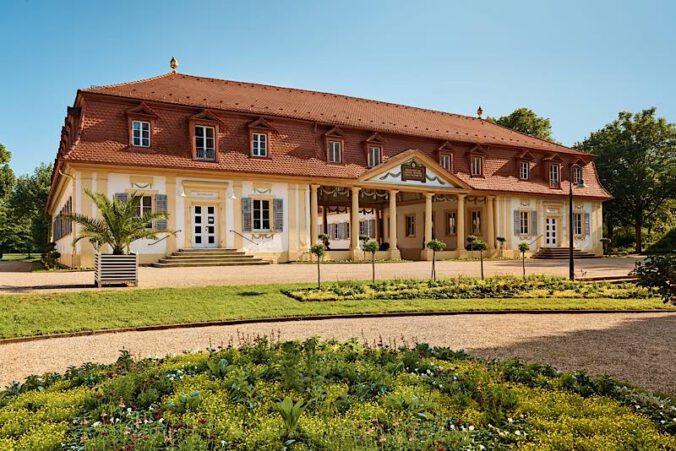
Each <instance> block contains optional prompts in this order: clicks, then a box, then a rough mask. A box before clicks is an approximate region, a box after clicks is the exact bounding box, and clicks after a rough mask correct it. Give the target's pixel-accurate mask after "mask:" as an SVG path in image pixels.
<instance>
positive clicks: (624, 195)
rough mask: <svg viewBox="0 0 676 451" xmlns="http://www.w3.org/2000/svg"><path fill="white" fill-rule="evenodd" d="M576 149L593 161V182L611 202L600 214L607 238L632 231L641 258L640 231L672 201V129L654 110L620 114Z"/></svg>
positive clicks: (675, 158)
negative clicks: (622, 229)
mask: <svg viewBox="0 0 676 451" xmlns="http://www.w3.org/2000/svg"><path fill="white" fill-rule="evenodd" d="M576 147H578V148H580V149H582V150H584V151H586V152H589V153H592V154H594V155H596V157H597V158H596V163H595V164H596V168H597V170H598V174H599V179H600V180H601V183H602V184H603V185H604V186H605V187H606V188H607V189H608V190H609V191H610V192H611V194H612V195H613V196H614V199H612V200H610V201H609V202H606V203H605V204H604V208H603V210H604V219H605V221H606V229H607V232H608V233H607V236H608V238H610V239H611V240H612V239H613V229H614V227H615V226H616V225H628V226H633V227H634V235H635V239H636V251H637V252H639V253H640V252H642V251H643V227H644V226H646V225H648V224H652V221H653V219H654V218H655V217H656V216H658V215H659V214H660V212H661V211H663V208H664V204H665V202H667V201H668V200H669V199H674V198H675V197H676V124H673V123H669V122H667V120H666V119H664V118H657V117H656V115H655V108H649V109H647V110H643V111H641V112H639V113H635V114H632V113H628V112H621V113H619V115H618V118H617V120H615V121H613V122H611V123H610V124H608V125H606V126H605V127H603V128H602V129H601V130H598V131H596V132H593V133H592V134H591V135H590V136H589V137H588V138H586V139H585V140H584V141H582V142H581V143H578V144H576Z"/></svg>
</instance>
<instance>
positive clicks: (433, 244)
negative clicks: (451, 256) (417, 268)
mask: <svg viewBox="0 0 676 451" xmlns="http://www.w3.org/2000/svg"><path fill="white" fill-rule="evenodd" d="M426 247H427V248H428V249H432V280H437V267H436V266H437V265H436V263H437V252H441V251H443V250H444V249H446V243H444V242H443V241H441V240H432V241H430V242H429V243H427V245H426Z"/></svg>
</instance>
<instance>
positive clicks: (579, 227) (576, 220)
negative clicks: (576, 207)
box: [573, 213, 584, 236]
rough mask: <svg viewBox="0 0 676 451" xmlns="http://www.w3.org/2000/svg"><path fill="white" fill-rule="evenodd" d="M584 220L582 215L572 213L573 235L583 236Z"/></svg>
mask: <svg viewBox="0 0 676 451" xmlns="http://www.w3.org/2000/svg"><path fill="white" fill-rule="evenodd" d="M583 220H584V218H583V217H582V213H573V234H574V235H576V236H582V235H584V223H583V222H582V221H583Z"/></svg>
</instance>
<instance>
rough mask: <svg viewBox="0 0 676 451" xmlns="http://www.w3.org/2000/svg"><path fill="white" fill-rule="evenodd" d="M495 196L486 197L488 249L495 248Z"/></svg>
mask: <svg viewBox="0 0 676 451" xmlns="http://www.w3.org/2000/svg"><path fill="white" fill-rule="evenodd" d="M494 200H495V198H494V197H493V196H487V197H486V213H487V218H486V219H487V222H488V227H487V231H486V235H487V236H486V241H487V243H486V244H487V245H488V249H495V214H494V210H493V208H494V206H493V204H494V203H495V202H494Z"/></svg>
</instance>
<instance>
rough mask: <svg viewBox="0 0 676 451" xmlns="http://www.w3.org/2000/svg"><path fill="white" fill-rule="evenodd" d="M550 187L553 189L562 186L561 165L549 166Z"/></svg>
mask: <svg viewBox="0 0 676 451" xmlns="http://www.w3.org/2000/svg"><path fill="white" fill-rule="evenodd" d="M549 186H551V187H552V188H558V187H560V186H561V165H560V164H558V163H551V164H550V165H549Z"/></svg>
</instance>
